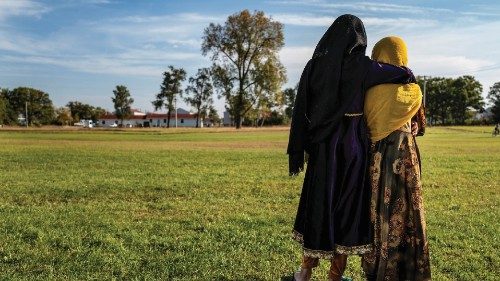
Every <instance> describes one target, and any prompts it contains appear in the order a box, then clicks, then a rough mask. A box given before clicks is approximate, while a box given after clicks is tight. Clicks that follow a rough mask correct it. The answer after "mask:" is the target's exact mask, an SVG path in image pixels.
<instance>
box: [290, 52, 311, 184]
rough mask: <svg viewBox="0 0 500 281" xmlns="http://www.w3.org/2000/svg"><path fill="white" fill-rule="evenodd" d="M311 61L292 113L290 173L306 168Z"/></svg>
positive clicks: (301, 81)
mask: <svg viewBox="0 0 500 281" xmlns="http://www.w3.org/2000/svg"><path fill="white" fill-rule="evenodd" d="M310 65H311V61H309V62H308V63H307V65H306V67H305V68H304V71H303V72H302V76H301V77H300V82H299V87H298V90H297V95H296V97H295V104H294V106H293V113H292V125H291V127H290V136H289V140H288V148H287V154H288V172H289V174H290V175H296V174H298V173H300V172H301V171H302V170H304V151H305V146H306V139H307V126H308V123H309V120H308V119H307V115H306V113H307V90H308V76H309V71H310V67H311V66H310Z"/></svg>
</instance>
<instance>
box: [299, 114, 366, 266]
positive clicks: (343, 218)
mask: <svg viewBox="0 0 500 281" xmlns="http://www.w3.org/2000/svg"><path fill="white" fill-rule="evenodd" d="M368 148H369V139H368V131H367V127H366V123H365V121H364V118H363V116H355V117H347V116H345V117H344V119H343V120H342V122H341V123H340V124H339V126H337V128H336V129H335V130H334V132H333V133H332V135H331V137H330V139H329V142H328V143H320V144H316V145H314V146H313V147H312V148H311V150H310V152H311V155H310V156H309V163H308V165H307V170H306V175H305V179H304V184H303V187H302V194H301V197H300V202H299V208H298V211H297V216H296V219H295V224H294V229H293V237H294V239H295V240H297V241H298V242H299V243H301V244H302V246H303V249H304V255H305V256H309V257H317V258H326V259H330V258H332V257H333V256H334V255H335V254H358V255H360V254H364V253H367V252H369V251H371V250H372V230H371V227H370V217H369V214H370V213H369V212H370V186H369V179H368V174H367V168H368Z"/></svg>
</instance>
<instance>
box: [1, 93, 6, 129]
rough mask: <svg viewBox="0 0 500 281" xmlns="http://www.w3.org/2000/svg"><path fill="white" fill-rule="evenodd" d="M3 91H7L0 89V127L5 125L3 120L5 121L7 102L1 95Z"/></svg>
mask: <svg viewBox="0 0 500 281" xmlns="http://www.w3.org/2000/svg"><path fill="white" fill-rule="evenodd" d="M5 91H7V89H1V88H0V125H3V124H4V123H5V119H7V100H6V99H5V98H4V95H3V93H4V92H5Z"/></svg>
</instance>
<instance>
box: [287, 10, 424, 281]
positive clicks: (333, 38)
mask: <svg viewBox="0 0 500 281" xmlns="http://www.w3.org/2000/svg"><path fill="white" fill-rule="evenodd" d="M365 50H366V33H365V28H364V26H363V23H362V22H361V20H360V19H359V18H357V17H355V16H353V15H343V16H340V17H339V18H337V19H336V20H335V22H334V23H333V24H332V25H331V26H330V28H329V29H328V30H327V31H326V33H325V34H324V35H323V37H322V38H321V40H320V41H319V43H318V45H317V46H316V49H315V51H314V54H313V57H312V58H311V59H310V60H309V61H308V63H307V65H306V66H305V68H304V71H303V72H302V76H301V78H300V82H299V88H298V91H297V97H296V100H295V106H294V108H293V116H292V125H291V129H290V140H289V143H288V149H287V153H288V154H289V172H290V174H291V175H295V174H298V173H299V172H300V171H302V169H303V166H304V151H306V152H307V153H308V154H309V161H308V165H307V171H306V175H305V179H304V184H303V187H302V194H301V197H300V203H299V206H298V211H297V216H296V218H295V224H294V228H293V238H294V239H295V240H296V241H298V242H299V243H300V244H301V245H302V248H303V258H302V264H301V269H300V271H298V272H296V273H295V274H294V280H310V278H311V274H312V269H313V268H314V267H316V266H317V265H318V261H319V259H320V258H323V259H328V260H330V261H331V267H330V271H329V280H341V278H342V274H343V272H344V270H345V267H346V262H347V255H361V254H365V253H367V252H369V251H370V250H372V241H373V237H372V231H371V228H370V218H369V211H370V186H369V178H368V170H367V168H368V155H369V139H368V131H367V127H366V122H365V119H364V117H363V102H364V93H365V91H366V89H368V88H370V87H372V86H375V85H378V84H382V83H410V82H415V77H414V76H413V74H412V72H411V71H410V70H409V69H408V68H406V67H400V66H393V65H389V64H384V63H378V62H374V61H372V60H370V58H368V57H367V56H365Z"/></svg>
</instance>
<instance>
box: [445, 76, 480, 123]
mask: <svg viewBox="0 0 500 281" xmlns="http://www.w3.org/2000/svg"><path fill="white" fill-rule="evenodd" d="M482 92H483V86H482V85H481V83H480V82H479V81H477V80H476V79H475V78H474V77H473V76H470V75H464V76H461V77H458V78H457V79H453V82H452V83H451V94H452V95H451V97H452V99H451V100H450V114H451V117H452V119H453V122H454V123H455V124H460V125H463V124H465V120H466V119H467V118H468V115H467V114H468V109H469V107H472V108H475V109H477V110H482V109H483V106H484V102H483V97H482V96H481V93H482Z"/></svg>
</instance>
